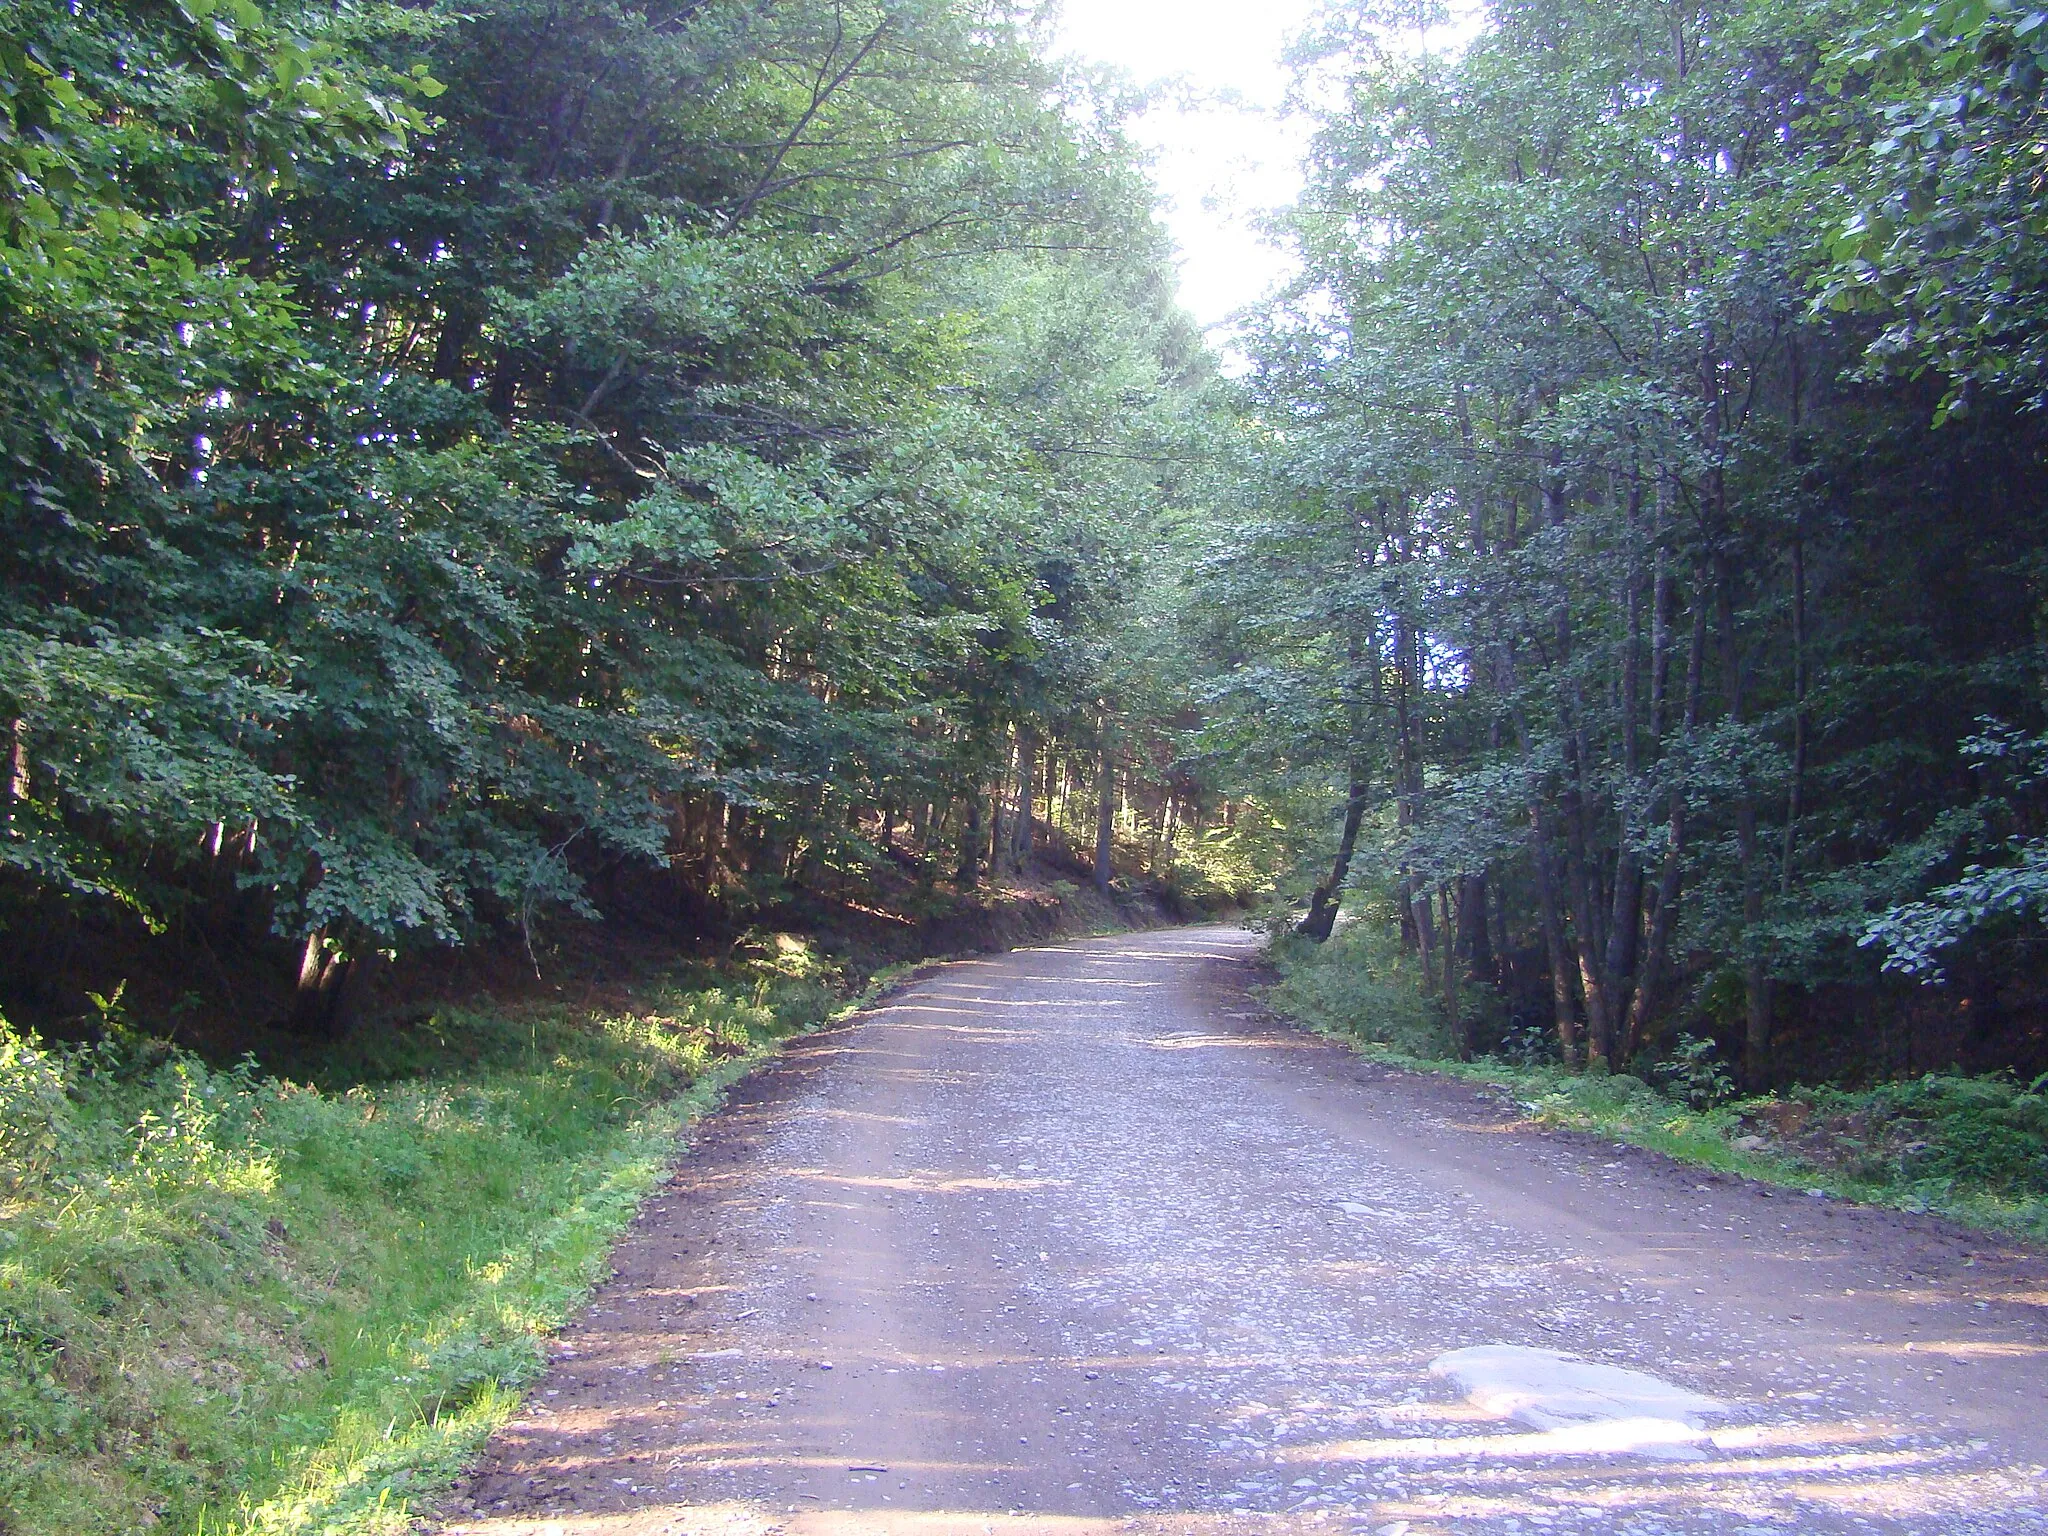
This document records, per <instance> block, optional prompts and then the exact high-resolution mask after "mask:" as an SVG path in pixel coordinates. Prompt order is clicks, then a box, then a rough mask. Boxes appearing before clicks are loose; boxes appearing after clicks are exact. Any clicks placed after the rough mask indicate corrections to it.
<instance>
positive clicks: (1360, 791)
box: [1294, 754, 1372, 944]
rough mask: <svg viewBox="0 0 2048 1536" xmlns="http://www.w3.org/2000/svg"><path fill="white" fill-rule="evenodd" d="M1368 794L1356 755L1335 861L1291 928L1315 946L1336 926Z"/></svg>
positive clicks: (1369, 786) (1360, 759) (1360, 760)
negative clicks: (1339, 905)
mask: <svg viewBox="0 0 2048 1536" xmlns="http://www.w3.org/2000/svg"><path fill="white" fill-rule="evenodd" d="M1371 793H1372V782H1371V780H1370V778H1369V777H1368V775H1367V772H1366V766H1365V758H1364V756H1363V754H1360V755H1356V756H1354V757H1353V758H1352V759H1351V794H1350V797H1349V798H1348V799H1347V800H1345V802H1344V830H1343V832H1342V834H1341V835H1340V836H1339V837H1338V839H1337V857H1336V860H1335V862H1333V863H1332V864H1331V866H1330V875H1329V878H1328V879H1326V880H1324V881H1323V882H1322V883H1321V884H1320V885H1318V886H1317V887H1316V888H1315V891H1314V893H1313V894H1312V895H1311V896H1310V897H1309V903H1308V913H1307V915H1306V916H1304V917H1303V918H1302V920H1301V921H1300V922H1299V923H1297V924H1296V925H1295V928H1294V931H1295V932H1296V933H1298V934H1300V935H1302V936H1303V937H1304V938H1309V939H1314V940H1315V941H1316V942H1317V943H1318V944H1320V943H1322V942H1323V940H1325V939H1327V938H1328V937H1329V936H1330V933H1331V931H1332V930H1333V929H1334V928H1335V927H1336V926H1337V907H1338V904H1339V903H1340V902H1341V901H1342V900H1343V899H1344V898H1343V891H1344V882H1345V880H1346V879H1348V878H1349V877H1350V874H1351V857H1352V854H1353V853H1354V852H1356V851H1357V848H1358V829H1359V827H1360V826H1361V825H1362V824H1363V823H1364V820H1365V805H1366V800H1367V797H1368V796H1370V794H1371Z"/></svg>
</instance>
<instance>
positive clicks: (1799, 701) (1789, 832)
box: [1778, 514, 1809, 896]
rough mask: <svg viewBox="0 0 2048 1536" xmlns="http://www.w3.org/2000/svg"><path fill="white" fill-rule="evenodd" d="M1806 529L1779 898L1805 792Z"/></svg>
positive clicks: (1799, 553)
mask: <svg viewBox="0 0 2048 1536" xmlns="http://www.w3.org/2000/svg"><path fill="white" fill-rule="evenodd" d="M1808 729H1809V725H1808V721H1807V716H1806V529H1805V518H1804V515H1803V514H1802V515H1801V517H1800V520H1799V522H1798V524H1797V525H1796V526H1795V527H1794V528H1793V531H1792V783H1791V785H1790V787H1789V788H1788V789H1787V790H1786V792H1785V841H1784V848H1783V851H1782V852H1781V854H1780V856H1779V860H1778V891H1779V894H1781V895H1785V896H1789V895H1791V894H1792V855H1793V852H1794V849H1795V839H1796V838H1797V836H1798V833H1799V816H1800V812H1801V810H1802V809H1803V807H1802V806H1801V804H1800V802H1801V800H1802V799H1803V797H1804V795H1805V792H1806V751H1807V747H1806V740H1807V733H1808Z"/></svg>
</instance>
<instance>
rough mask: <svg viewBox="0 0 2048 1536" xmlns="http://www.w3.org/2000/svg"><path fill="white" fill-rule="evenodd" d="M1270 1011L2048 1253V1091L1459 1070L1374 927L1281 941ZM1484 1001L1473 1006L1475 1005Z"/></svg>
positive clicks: (1615, 1125) (1403, 968) (1657, 1070)
mask: <svg viewBox="0 0 2048 1536" xmlns="http://www.w3.org/2000/svg"><path fill="white" fill-rule="evenodd" d="M1269 954H1270V957H1271V959H1272V961H1273V963H1274V965H1275V967H1276V969H1277V970H1278V972H1279V980H1278V981H1277V982H1276V983H1275V984H1274V985H1273V986H1271V987H1270V988H1268V989H1267V990H1266V993H1265V997H1266V1000H1267V1002H1269V1003H1270V1004H1271V1005H1272V1006H1273V1007H1274V1008H1276V1009H1277V1010H1278V1011H1280V1012H1281V1013H1283V1014H1285V1015H1287V1016H1288V1017H1290V1018H1292V1019H1294V1020H1296V1021H1297V1022H1299V1023H1301V1024H1304V1025H1306V1026H1307V1027H1308V1028H1310V1029H1312V1030H1314V1031H1316V1032H1317V1033H1318V1034H1322V1035H1325V1036H1327V1037H1329V1038H1331V1039H1334V1040H1338V1041H1341V1042H1342V1043H1343V1044H1345V1045H1348V1046H1350V1047H1351V1048H1352V1049H1354V1050H1356V1051H1358V1052H1359V1053H1360V1054H1362V1055H1366V1056H1369V1057H1371V1058H1373V1059H1375V1060H1378V1061H1383V1062H1386V1063H1388V1064H1390V1065H1395V1066H1401V1067H1408V1068H1413V1069H1416V1070H1422V1071H1429V1072H1437V1073H1442V1074H1445V1075H1447V1076H1451V1077H1457V1078H1461V1079H1464V1080H1466V1081H1470V1082H1480V1083H1488V1084H1492V1085H1494V1086H1495V1087H1498V1088H1500V1089H1502V1090H1504V1091H1505V1092H1506V1093H1507V1094H1508V1095H1509V1096H1511V1097H1512V1098H1513V1100H1514V1101H1515V1102H1517V1103H1518V1104H1519V1105H1520V1106H1521V1107H1522V1108H1523V1109H1524V1110H1525V1111H1526V1112H1527V1113H1528V1114H1529V1115H1530V1117H1531V1118H1533V1119H1535V1120H1538V1121H1540V1122H1542V1123H1544V1124H1548V1125H1555V1126H1562V1127H1567V1128H1570V1129H1573V1130H1580V1131H1588V1132H1592V1133H1594V1134H1596V1135H1600V1136H1604V1137H1607V1138H1609V1139H1611V1140H1614V1141H1620V1142H1628V1143H1631V1144H1633V1145H1636V1146H1641V1147H1647V1148H1649V1149H1651V1150H1653V1151H1657V1152H1662V1153H1664V1154H1666V1155H1667V1156H1670V1157H1673V1158H1676V1159H1678V1160H1680V1161H1682V1162H1687V1163H1694V1164H1698V1165H1701V1166H1704V1167H1709V1168H1716V1169H1720V1170H1723V1171H1725V1172H1728V1173H1733V1174H1740V1175H1742V1176H1744V1177H1747V1178H1753V1179H1761V1180H1764V1181H1766V1182H1769V1183H1773V1184H1781V1185H1785V1186H1788V1187H1791V1188H1796V1189H1804V1190H1808V1191H1818V1192H1820V1193H1823V1194H1828V1195H1833V1196H1837V1197H1840V1198H1844V1199H1852V1200H1859V1201H1863V1202H1866V1203H1869V1204H1874V1205H1886V1206H1892V1207H1896V1208H1898V1209H1901V1210H1911V1211H1924V1212H1931V1213H1934V1214H1937V1215H1941V1216H1945V1217H1948V1218H1951V1219H1953V1220H1957V1221H1961V1222H1964V1223H1967V1224H1969V1225H1971V1226H1977V1227H1983V1228H1987V1229H1991V1230H1995V1231H2001V1232H2009V1233H2014V1234H2018V1235H2020V1236H2024V1237H2029V1238H2032V1239H2034V1240H2036V1241H2048V1079H2042V1080H2037V1081H2035V1082H2033V1083H2021V1082H2018V1081H2016V1080H2014V1079H2013V1078H2011V1077H2008V1076H1989V1077H1967V1076H1963V1075H1960V1074H1955V1073H1930V1074H1928V1075H1926V1076H1923V1077H1918V1078H1912V1079H1908V1080H1906V1081H1902V1082H1895V1083H1884V1084H1880V1085H1878V1086H1876V1087H1870V1088H1857V1089H1849V1088H1837V1087H1827V1086H1822V1087H1800V1088H1794V1089H1790V1090H1787V1091H1786V1092H1784V1093H1782V1094H1772V1095H1769V1096H1764V1097H1752V1098H1741V1097H1736V1096H1734V1095H1733V1094H1732V1092H1731V1091H1730V1085H1729V1084H1728V1080H1727V1078H1726V1075H1725V1074H1724V1073H1721V1072H1720V1071H1719V1070H1718V1069H1716V1068H1715V1067H1714V1066H1713V1064H1712V1062H1711V1058H1710V1057H1709V1056H1708V1055H1707V1054H1706V1053H1704V1052H1702V1051H1701V1050H1700V1049H1699V1047H1698V1043H1697V1042H1685V1043H1684V1044H1683V1045H1681V1046H1680V1047H1679V1048H1678V1049H1676V1050H1674V1051H1673V1052H1672V1053H1670V1054H1669V1055H1668V1056H1667V1058H1666V1059H1665V1060H1664V1061H1662V1062H1660V1063H1657V1064H1655V1065H1654V1066H1652V1067H1651V1068H1650V1069H1649V1070H1650V1071H1651V1072H1652V1074H1653V1075H1654V1076H1655V1077H1656V1079H1657V1081H1656V1082H1655V1083H1654V1084H1653V1083H1652V1082H1649V1081H1645V1080H1644V1078H1641V1077H1637V1076H1633V1075H1630V1074H1626V1073H1616V1074H1612V1075H1609V1074H1605V1073H1598V1074H1596V1073H1591V1072H1583V1071H1573V1070H1570V1069H1567V1068H1566V1067H1565V1066H1563V1065H1562V1064H1560V1063H1558V1062H1557V1061H1555V1060H1550V1061H1545V1060H1542V1059H1541V1056H1542V1055H1543V1054H1546V1053H1547V1051H1548V1046H1547V1042H1546V1041H1544V1040H1543V1039H1542V1038H1541V1035H1540V1032H1538V1033H1537V1035H1536V1036H1535V1037H1534V1038H1531V1037H1530V1036H1528V1035H1526V1034H1517V1032H1514V1031H1506V1032H1504V1039H1505V1044H1504V1046H1503V1048H1502V1049H1501V1050H1500V1051H1499V1052H1498V1053H1496V1054H1493V1055H1488V1056H1482V1057H1480V1058H1479V1059H1478V1060H1476V1061H1457V1060H1454V1059H1452V1057H1451V1053H1450V1036H1449V1032H1448V1031H1447V1030H1446V1029H1445V1027H1444V1022H1443V1016H1442V1012H1441V1007H1440V1005H1439V1003H1438V1002H1437V1001H1436V1000H1435V999H1434V998H1431V997H1428V996H1425V995H1424V994H1423V992H1422V990H1421V987H1420V985H1419V980H1420V978H1419V974H1418V973H1417V970H1416V968H1415V966H1414V964H1413V962H1412V961H1411V960H1410V959H1409V958H1408V957H1407V956H1406V955H1405V954H1403V953H1402V952H1401V950H1400V946H1399V945H1398V943H1397V942H1395V941H1394V940H1393V939H1392V937H1391V936H1390V935H1387V934H1385V933H1383V932H1380V931H1375V930H1374V928H1373V927H1371V926H1369V925H1368V924H1367V923H1365V922H1359V923H1355V924H1352V925H1351V926H1350V927H1349V928H1346V929H1340V930H1339V932H1338V934H1337V935H1336V937H1334V938H1332V939H1331V940H1330V941H1329V943H1327V944H1325V945H1322V946H1314V945H1310V944H1308V943H1306V942H1305V941H1301V940H1296V939H1293V938H1291V937H1288V936H1284V935H1283V936H1280V937H1277V938H1276V939H1275V940H1274V942H1273V944H1272V947H1271V949H1270V951H1269ZM1474 1002H1475V1003H1477V1002H1478V1000H1476V999H1475V1000H1474Z"/></svg>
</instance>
